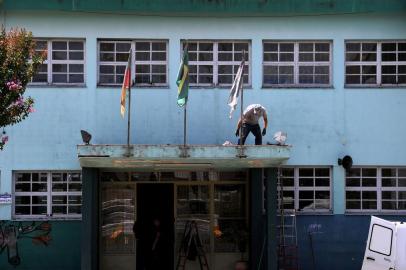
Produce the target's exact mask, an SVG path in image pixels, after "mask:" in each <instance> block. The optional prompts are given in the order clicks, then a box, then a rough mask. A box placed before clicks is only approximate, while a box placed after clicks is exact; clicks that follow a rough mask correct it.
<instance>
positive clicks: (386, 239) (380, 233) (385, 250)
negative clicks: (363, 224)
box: [369, 224, 393, 256]
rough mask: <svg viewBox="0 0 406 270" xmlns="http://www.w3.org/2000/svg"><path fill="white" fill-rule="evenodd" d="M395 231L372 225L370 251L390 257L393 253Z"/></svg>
mask: <svg viewBox="0 0 406 270" xmlns="http://www.w3.org/2000/svg"><path fill="white" fill-rule="evenodd" d="M392 240H393V230H392V229H391V228H387V227H384V226H382V225H379V224H374V225H372V232H371V239H370V241H369V250H370V251H373V252H376V253H379V254H382V255H385V256H390V255H391V253H392Z"/></svg>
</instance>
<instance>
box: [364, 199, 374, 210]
mask: <svg viewBox="0 0 406 270" xmlns="http://www.w3.org/2000/svg"><path fill="white" fill-rule="evenodd" d="M376 205H377V204H376V201H362V209H376Z"/></svg>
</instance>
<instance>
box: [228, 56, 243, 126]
mask: <svg viewBox="0 0 406 270" xmlns="http://www.w3.org/2000/svg"><path fill="white" fill-rule="evenodd" d="M243 70H244V61H242V62H241V64H240V67H239V68H238V71H237V74H236V76H235V79H234V82H233V85H232V86H231V89H230V97H229V98H228V106H230V118H231V117H232V113H233V111H234V110H235V108H236V107H237V103H238V97H239V96H240V92H241V88H242V84H243V83H244V79H243Z"/></svg>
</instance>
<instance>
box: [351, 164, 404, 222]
mask: <svg viewBox="0 0 406 270" xmlns="http://www.w3.org/2000/svg"><path fill="white" fill-rule="evenodd" d="M353 168H355V169H361V172H362V169H376V170H377V174H376V186H375V187H361V186H360V187H347V176H345V193H344V194H345V201H344V202H345V205H347V191H375V192H376V193H377V194H376V200H377V202H376V206H377V207H376V209H365V210H364V209H347V206H346V207H345V212H346V213H361V214H371V213H381V214H397V215H398V214H403V215H404V214H406V209H404V210H403V209H401V210H397V209H382V201H383V200H382V192H383V191H396V200H395V202H396V204H397V203H398V201H399V198H398V197H397V196H398V193H397V192H398V191H405V192H406V187H398V186H396V187H384V186H382V178H385V177H382V169H396V177H395V178H394V179H395V180H396V184H398V179H399V176H398V169H406V168H405V167H402V166H383V167H381V166H379V167H373V166H357V167H353ZM360 179H361V181H362V175H361V177H360ZM402 179H405V180H406V177H402ZM391 201H394V200H391ZM360 202H361V208H362V197H361V198H360Z"/></svg>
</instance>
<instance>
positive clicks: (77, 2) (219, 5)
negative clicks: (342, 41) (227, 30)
mask: <svg viewBox="0 0 406 270" xmlns="http://www.w3.org/2000/svg"><path fill="white" fill-rule="evenodd" d="M3 1H4V8H5V9H8V10H48V11H74V12H75V11H79V12H113V13H132V14H149V15H151V14H161V15H162V14H167V15H172V16H173V15H179V14H183V15H198V16H199V15H204V14H211V15H213V14H217V15H225V16H233V15H240V16H247V15H253V14H256V15H262V16H269V15H276V16H280V15H292V14H307V15H309V14H337V13H340V14H348V13H365V12H368V13H382V12H400V11H406V1H405V0H386V1H381V0H369V1H363V0H272V1H267V0H215V1H214V0H169V1H168V0H150V1H144V0H121V1H116V0H104V1H99V0H58V1H55V0H41V1H37V0H0V5H1V2H3Z"/></svg>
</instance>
